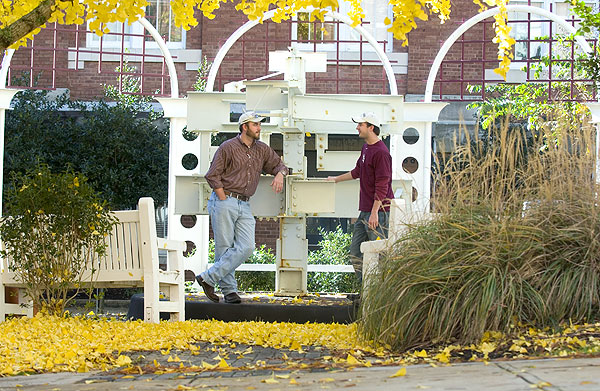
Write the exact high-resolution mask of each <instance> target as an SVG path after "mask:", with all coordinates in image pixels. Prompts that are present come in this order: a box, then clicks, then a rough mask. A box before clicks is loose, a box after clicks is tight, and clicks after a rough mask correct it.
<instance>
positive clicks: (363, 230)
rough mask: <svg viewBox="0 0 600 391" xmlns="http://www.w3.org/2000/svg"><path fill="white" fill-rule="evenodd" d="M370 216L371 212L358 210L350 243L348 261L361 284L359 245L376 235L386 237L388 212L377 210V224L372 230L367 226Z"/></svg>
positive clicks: (360, 253) (361, 259) (361, 262)
mask: <svg viewBox="0 0 600 391" xmlns="http://www.w3.org/2000/svg"><path fill="white" fill-rule="evenodd" d="M370 216H371V212H362V211H361V212H360V214H359V215H358V219H356V223H354V229H353V231H352V242H351V243H350V261H351V262H352V266H353V267H354V272H355V273H356V277H357V278H358V281H359V282H360V283H361V285H362V264H363V253H362V252H361V251H360V245H361V244H362V243H363V242H366V241H369V240H377V237H379V238H380V239H385V238H387V234H388V227H389V212H383V211H380V212H377V217H378V218H379V225H378V226H377V228H375V229H374V230H372V229H370V228H369V217H370Z"/></svg>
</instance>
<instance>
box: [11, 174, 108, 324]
mask: <svg viewBox="0 0 600 391" xmlns="http://www.w3.org/2000/svg"><path fill="white" fill-rule="evenodd" d="M6 210H7V212H8V215H7V216H5V217H3V218H2V220H1V222H0V235H1V237H2V241H3V244H4V250H3V251H2V256H3V257H6V258H9V259H10V260H11V264H12V265H13V267H14V272H15V273H16V279H17V280H18V281H20V282H21V283H23V284H24V285H25V290H26V293H27V295H28V296H29V297H30V298H31V299H32V300H33V302H34V305H38V306H39V308H40V309H42V310H44V309H45V310H47V311H48V312H50V313H52V314H57V315H62V313H63V312H64V308H65V306H66V305H67V304H68V302H69V301H70V300H71V299H72V298H73V297H74V296H75V295H76V294H77V291H78V289H76V290H75V291H73V290H72V288H73V287H75V288H78V287H79V283H80V282H81V281H82V277H83V271H84V268H85V266H86V265H90V264H92V262H93V259H94V258H96V257H98V256H100V255H102V254H104V253H105V251H106V245H105V242H104V237H105V235H107V234H108V233H110V232H111V230H112V227H113V225H114V224H115V223H116V221H115V218H114V217H113V216H112V215H111V214H110V213H109V211H108V210H107V209H106V204H105V202H102V201H100V199H99V197H98V195H97V193H96V192H95V191H94V190H93V189H92V187H91V186H90V185H89V184H88V182H87V179H86V178H85V177H84V176H82V175H81V174H76V173H75V172H73V171H72V170H67V171H65V172H63V173H61V174H53V173H52V172H51V171H50V169H49V167H48V166H47V165H44V164H41V165H38V166H35V167H34V168H32V169H30V170H28V171H27V173H26V174H25V175H14V176H13V182H12V185H11V186H10V187H9V188H8V189H7V190H6ZM92 270H93V268H92ZM92 278H93V277H92Z"/></svg>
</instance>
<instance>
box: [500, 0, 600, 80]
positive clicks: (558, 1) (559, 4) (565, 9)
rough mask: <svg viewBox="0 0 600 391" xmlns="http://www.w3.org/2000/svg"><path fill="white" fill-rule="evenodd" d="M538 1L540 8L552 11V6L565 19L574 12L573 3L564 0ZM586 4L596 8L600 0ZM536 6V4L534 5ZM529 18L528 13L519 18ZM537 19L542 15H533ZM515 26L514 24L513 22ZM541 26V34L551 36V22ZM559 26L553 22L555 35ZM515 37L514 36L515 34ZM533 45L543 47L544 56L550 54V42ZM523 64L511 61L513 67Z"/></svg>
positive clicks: (517, 1)
mask: <svg viewBox="0 0 600 391" xmlns="http://www.w3.org/2000/svg"><path fill="white" fill-rule="evenodd" d="M536 3H541V6H540V8H542V9H544V10H546V11H550V8H552V12H554V13H555V14H557V15H559V16H561V17H563V18H565V19H570V18H571V17H572V16H573V14H572V13H571V12H570V9H571V5H570V4H567V3H565V2H564V1H562V0H539V1H536ZM510 4H511V5H528V1H526V0H511V3H510ZM586 4H587V5H590V6H595V8H596V9H598V8H599V6H600V0H586ZM534 6H535V5H534ZM525 18H527V16H526V15H522V16H521V17H520V18H519V19H525ZM535 19H541V17H539V16H537V15H532V20H535ZM509 20H510V16H509ZM513 26H514V24H513ZM541 26H542V32H541V36H550V29H549V23H547V22H541ZM557 28H560V26H557V24H556V23H553V24H552V29H553V31H552V35H553V36H554V35H555V34H557ZM575 28H577V23H576V24H575ZM513 37H514V36H513ZM531 46H532V47H536V46H538V47H541V48H542V49H541V51H542V53H541V54H542V56H545V55H547V54H548V44H547V43H544V42H540V43H539V44H535V43H532V44H531ZM531 53H534V49H533V48H532V49H530V54H531ZM525 60H526V59H525V58H519V59H517V58H515V61H525ZM521 67H522V64H520V63H514V62H513V63H511V68H519V69H520V68H521Z"/></svg>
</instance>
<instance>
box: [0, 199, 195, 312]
mask: <svg viewBox="0 0 600 391" xmlns="http://www.w3.org/2000/svg"><path fill="white" fill-rule="evenodd" d="M113 213H114V215H115V216H116V217H117V219H118V223H117V224H116V225H115V226H114V227H113V231H112V234H111V235H109V236H107V238H106V243H107V253H106V255H105V256H102V257H101V258H100V259H97V260H96V265H95V268H96V269H97V270H95V271H94V273H93V274H92V273H91V270H86V271H85V272H84V274H83V279H82V282H84V283H86V284H89V283H91V284H92V285H93V286H94V287H98V288H123V287H132V288H135V287H143V288H144V321H146V322H153V323H158V322H159V321H160V317H159V315H160V313H161V312H165V313H170V316H171V320H181V321H183V320H185V294H184V265H183V251H184V250H185V247H186V245H185V242H182V241H176V240H166V239H161V238H157V237H156V222H155V218H154V201H153V200H152V198H141V199H140V200H139V203H138V209H137V210H129V211H117V212H113ZM159 248H160V249H165V250H167V254H168V255H167V268H166V270H161V269H160V268H159V261H158V250H159ZM0 269H1V270H0V283H1V286H0V321H4V320H5V317H6V315H8V314H16V315H25V316H30V317H31V316H33V309H32V305H31V300H29V299H28V298H27V297H25V294H24V289H23V284H22V283H19V282H18V281H17V280H16V279H15V273H14V272H11V271H10V262H9V261H8V260H6V259H3V260H2V267H1V268H0ZM7 287H8V288H10V287H12V288H16V289H18V293H17V294H15V297H10V298H9V297H5V296H6V295H5V292H6V290H7V289H6V288H7ZM16 289H13V291H14V290H16ZM159 297H160V298H161V299H162V300H159ZM7 299H9V301H10V302H11V303H7V302H6V301H7Z"/></svg>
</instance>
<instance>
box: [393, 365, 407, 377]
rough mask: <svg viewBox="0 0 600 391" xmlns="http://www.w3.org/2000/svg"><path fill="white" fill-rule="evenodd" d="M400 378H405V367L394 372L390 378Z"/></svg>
mask: <svg viewBox="0 0 600 391" xmlns="http://www.w3.org/2000/svg"><path fill="white" fill-rule="evenodd" d="M401 376H406V367H402V368H400V369H398V371H396V373H394V374H393V375H391V376H390V377H401Z"/></svg>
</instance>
